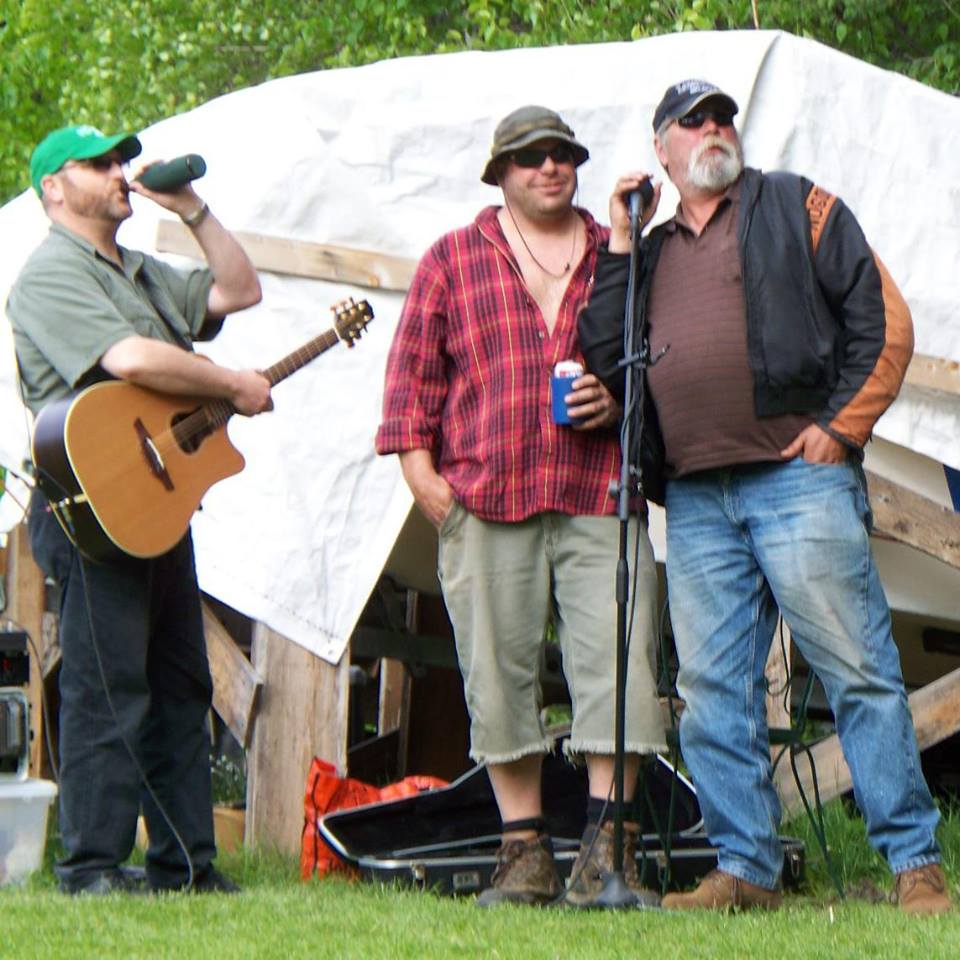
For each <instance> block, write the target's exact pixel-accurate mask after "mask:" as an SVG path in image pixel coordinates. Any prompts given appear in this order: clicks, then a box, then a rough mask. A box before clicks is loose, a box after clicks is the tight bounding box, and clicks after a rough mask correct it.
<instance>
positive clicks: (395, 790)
mask: <svg viewBox="0 0 960 960" xmlns="http://www.w3.org/2000/svg"><path fill="white" fill-rule="evenodd" d="M445 786H447V781H446V780H440V779H439V778H438V777H424V776H414V777H404V778H403V779H402V780H398V781H396V782H395V783H388V784H387V785H386V786H385V787H374V786H371V785H370V784H369V783H364V782H363V781H362V780H353V779H351V778H349V777H339V776H337V768H336V767H334V766H333V764H330V763H327V762H326V760H321V759H320V758H319V757H314V758H313V763H311V764H310V773H309V774H308V776H307V789H306V793H305V794H304V798H303V833H302V834H301V836H300V877H301V879H303V880H309V879H310V877H312V876H313V875H314V874H316V875H317V876H318V877H322V876H324V874H327V873H331V872H334V871H335V872H337V873H344V874H347V875H348V876H356V875H357V872H356V870H355V869H354V868H353V867H351V866H349V865H348V864H346V863H344V861H343V860H342V859H341V858H340V857H338V856H337V855H336V854H335V853H334V852H333V851H332V850H331V849H330V847H329V846H328V845H327V843H326V841H325V840H324V839H323V837H322V836H321V835H320V820H321V819H322V818H323V815H324V814H326V813H331V812H333V811H334V810H345V809H347V808H348V807H359V806H362V805H363V804H365V803H379V802H383V801H387V800H399V799H400V798H402V797H410V796H413V795H414V794H415V793H420V792H421V791H423V790H435V789H436V788H438V787H445Z"/></svg>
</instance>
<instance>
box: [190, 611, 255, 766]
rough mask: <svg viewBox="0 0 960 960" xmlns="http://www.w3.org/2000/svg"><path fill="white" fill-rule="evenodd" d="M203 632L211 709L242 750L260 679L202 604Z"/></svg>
mask: <svg viewBox="0 0 960 960" xmlns="http://www.w3.org/2000/svg"><path fill="white" fill-rule="evenodd" d="M203 632H204V634H205V635H206V639H207V659H208V660H209V661H210V674H211V676H212V677H213V709H214V710H216V711H217V713H218V714H219V716H220V719H221V720H223V722H224V723H225V724H226V725H227V727H229V729H230V732H231V733H232V734H233V735H234V737H235V738H236V740H237V743H239V744H240V746H242V747H243V748H244V749H246V748H247V747H248V746H249V745H250V734H251V732H252V730H253V715H254V711H255V710H256V706H257V700H258V698H259V696H260V690H261V688H262V687H263V678H262V677H261V676H260V674H259V673H257V671H256V670H254V669H253V666H252V664H251V663H250V661H249V660H248V659H247V658H246V657H245V656H244V655H243V652H242V651H241V650H240V648H239V647H238V646H237V645H236V643H234V640H233V637H231V636H230V634H229V633H228V632H227V629H226V627H224V625H223V624H222V623H221V622H220V621H219V620H218V619H217V617H216V614H214V612H213V611H212V610H211V609H210V607H209V606H208V605H207V604H206V603H204V604H203Z"/></svg>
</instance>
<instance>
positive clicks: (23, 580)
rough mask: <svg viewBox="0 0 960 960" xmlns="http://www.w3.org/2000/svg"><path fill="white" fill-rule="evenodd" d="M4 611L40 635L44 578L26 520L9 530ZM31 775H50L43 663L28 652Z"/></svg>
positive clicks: (33, 636) (35, 639)
mask: <svg viewBox="0 0 960 960" xmlns="http://www.w3.org/2000/svg"><path fill="white" fill-rule="evenodd" d="M7 568H8V569H7V577H8V580H7V584H8V588H9V589H8V592H9V596H8V598H7V612H8V613H9V615H10V617H11V618H12V619H13V620H15V621H16V622H17V623H18V624H19V625H20V626H21V627H23V629H24V630H26V631H27V633H28V634H29V635H30V639H31V640H33V642H34V644H36V645H38V648H39V644H40V643H41V638H42V637H43V608H44V578H43V573H42V572H41V570H40V568H39V567H38V566H37V565H36V563H35V562H34V560H33V555H32V554H31V552H30V537H29V535H28V533H27V527H26V524H25V523H21V524H19V525H18V526H16V527H14V528H13V530H11V531H10V539H9V546H8V555H7ZM28 696H29V700H30V729H31V730H32V731H33V739H32V740H31V742H30V776H32V777H49V776H50V772H51V771H50V765H49V762H48V760H47V756H46V753H45V751H44V749H43V746H44V742H45V737H46V736H47V735H48V732H47V731H46V730H45V728H44V724H43V699H42V698H43V665H42V663H40V662H39V660H38V657H37V656H36V655H35V653H34V651H33V650H32V649H31V651H30V687H29V690H28Z"/></svg>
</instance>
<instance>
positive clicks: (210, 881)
mask: <svg viewBox="0 0 960 960" xmlns="http://www.w3.org/2000/svg"><path fill="white" fill-rule="evenodd" d="M153 890H154V891H155V892H156V893H239V892H240V887H238V886H237V884H235V883H234V882H233V881H232V880H231V879H230V878H229V877H225V876H224V875H223V874H222V873H221V872H220V871H219V870H217V869H216V868H215V867H207V868H206V869H205V870H203V872H202V873H197V874H195V875H194V878H193V886H191V887H188V886H187V885H186V884H185V883H180V884H176V885H167V884H156V883H155V884H154V885H153Z"/></svg>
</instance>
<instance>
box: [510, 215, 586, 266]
mask: <svg viewBox="0 0 960 960" xmlns="http://www.w3.org/2000/svg"><path fill="white" fill-rule="evenodd" d="M504 206H505V207H506V208H507V213H508V214H510V220H511V221H512V222H513V228H514V230H516V231H517V236H518V237H519V238H520V242H521V243H522V244H523V248H524V250H526V251H527V253H529V254H530V259H531V260H532V261H533V262H534V263H535V264H536V265H537V266H538V267H539V268H540V269H541V270H542V271H543V272H544V273H545V274H546V275H547V276H548V277H553V278H554V279H555V280H559V279H560V278H561V277H563V276H566V275H567V273H569V272H570V267H571V266H572V264H573V255H574V253H576V250H577V224H576V220H574V224H573V242H572V243H571V244H570V256H569V257H568V258H567V262H566V263H565V264H564V266H563V269H562V270H561V271H560V272H559V273H554V271H553V270H548V269H547V268H546V267H545V266H544V265H543V264H542V263H541V262H540V261H539V260H538V259H537V257H536V255H535V254H534V252H533V251H532V250H531V249H530V244H529V243H527V239H526V237H524V235H523V232H522V231H521V230H520V226H519V224H518V223H517V218H516V217H515V216H514V215H513V210H511V209H510V204H509V203H507V202H506V199H504Z"/></svg>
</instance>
